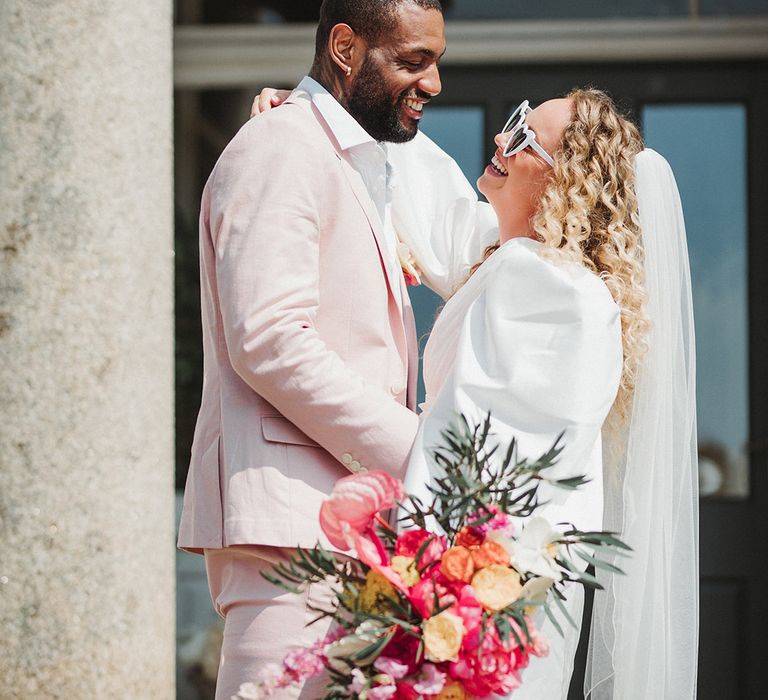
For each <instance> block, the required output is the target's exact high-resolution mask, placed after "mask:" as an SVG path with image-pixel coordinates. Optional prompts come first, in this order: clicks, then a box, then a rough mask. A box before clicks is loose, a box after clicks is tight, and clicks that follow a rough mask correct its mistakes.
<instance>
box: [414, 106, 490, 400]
mask: <svg viewBox="0 0 768 700" xmlns="http://www.w3.org/2000/svg"><path fill="white" fill-rule="evenodd" d="M484 121H485V113H484V111H483V108H482V107H433V106H432V105H429V106H428V107H427V109H425V110H424V117H423V118H422V120H421V130H422V131H423V132H424V133H425V134H426V135H427V136H429V138H431V139H432V140H433V141H434V142H435V143H436V144H437V145H438V146H440V148H442V149H443V150H444V151H446V152H447V153H449V154H450V155H451V156H453V158H454V159H455V160H456V162H457V163H458V164H459V167H460V168H461V169H462V170H463V171H464V174H465V175H466V176H467V179H468V180H469V181H470V182H471V183H472V184H473V185H474V183H475V182H476V180H477V178H478V177H480V175H481V174H482V172H483V152H484V151H483V138H484V134H485V129H484ZM409 291H410V297H411V303H412V304H413V311H414V315H415V316H416V330H417V332H418V336H419V349H420V351H421V352H419V357H421V354H422V352H423V350H424V345H425V344H426V342H427V338H428V337H429V332H430V330H432V325H433V324H434V322H435V316H436V315H437V311H438V308H439V306H440V304H441V300H440V297H438V296H437V294H434V293H433V292H432V291H431V290H430V289H427V287H425V286H424V285H421V286H419V287H411V288H410V290H409ZM418 400H419V403H421V402H422V401H424V382H423V380H422V378H421V367H419V391H418Z"/></svg>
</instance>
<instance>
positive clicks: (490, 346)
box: [388, 134, 698, 700]
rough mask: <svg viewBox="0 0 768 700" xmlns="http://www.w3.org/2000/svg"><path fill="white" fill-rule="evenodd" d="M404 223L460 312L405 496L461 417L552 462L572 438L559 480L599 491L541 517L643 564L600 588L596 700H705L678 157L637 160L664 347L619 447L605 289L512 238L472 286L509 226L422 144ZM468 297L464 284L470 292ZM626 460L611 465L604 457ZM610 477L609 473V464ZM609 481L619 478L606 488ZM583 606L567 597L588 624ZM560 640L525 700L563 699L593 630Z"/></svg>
mask: <svg viewBox="0 0 768 700" xmlns="http://www.w3.org/2000/svg"><path fill="white" fill-rule="evenodd" d="M388 151H389V154H388V157H389V163H390V165H391V169H392V178H391V183H390V184H391V188H390V197H391V213H392V222H393V225H394V227H395V231H396V232H397V234H398V237H399V239H400V241H402V242H403V243H404V244H406V245H407V246H408V247H409V248H410V252H411V254H412V255H413V258H414V259H415V261H416V262H417V264H418V265H419V267H420V269H421V272H422V279H423V281H424V282H425V283H426V284H427V285H428V286H429V287H430V288H431V289H433V290H434V291H435V292H437V293H438V294H439V295H440V296H441V297H442V298H443V299H445V300H446V303H445V306H444V308H443V309H442V311H441V313H440V315H439V317H438V319H437V321H436V323H435V326H434V328H433V330H432V334H431V336H430V339H429V342H428V344H427V347H426V350H425V355H424V375H425V383H426V388H427V397H426V402H425V404H424V406H423V408H424V412H423V415H422V419H421V426H420V429H419V432H418V435H417V438H416V443H415V445H414V448H413V452H412V458H411V461H410V464H409V468H408V472H407V476H406V486H407V488H408V491H409V492H411V493H414V494H416V495H422V496H423V495H424V494H425V484H427V483H428V482H429V480H430V479H432V478H433V477H434V470H435V468H436V466H435V464H434V462H433V461H432V460H431V458H430V451H431V448H432V447H433V446H435V445H438V444H440V442H441V440H440V433H441V431H442V430H443V429H445V427H446V426H447V425H448V424H449V423H450V422H451V421H453V420H455V418H456V417H457V415H458V414H459V413H464V414H465V415H466V416H467V417H468V418H469V419H470V420H480V419H481V418H482V417H484V415H485V414H486V413H487V412H488V411H491V412H492V419H493V430H494V432H495V434H496V437H497V438H498V439H499V440H500V441H501V442H502V443H506V442H508V441H509V440H510V439H511V438H512V437H513V436H514V437H516V438H517V439H518V441H519V446H520V454H521V455H522V456H530V457H538V456H539V455H540V454H541V453H542V452H543V451H544V450H546V449H547V448H548V447H549V446H550V445H551V444H552V442H553V441H554V439H555V437H556V436H557V435H558V434H559V433H560V432H561V431H565V450H564V451H563V453H562V455H561V458H560V460H559V463H558V464H557V466H556V467H555V468H554V469H553V470H552V471H553V475H555V476H571V475H575V474H586V475H587V476H588V477H589V478H590V479H592V481H591V482H590V483H589V484H588V485H587V486H586V487H584V488H582V489H580V490H578V491H576V492H562V491H559V492H552V491H550V492H548V493H545V496H546V498H548V499H549V500H550V502H549V503H548V505H546V506H545V507H544V508H543V509H542V510H541V514H542V515H544V516H545V517H547V518H548V519H550V521H551V522H553V523H557V522H559V521H568V522H573V523H574V524H575V525H576V526H577V527H579V528H580V529H583V530H587V529H609V530H612V531H615V532H619V533H620V535H621V537H622V539H624V541H625V542H627V543H629V544H630V545H631V546H632V547H633V550H634V551H633V553H632V555H631V557H630V558H628V559H622V560H621V561H617V562H615V563H616V564H618V565H620V566H621V567H622V568H624V569H625V571H626V575H625V576H611V575H608V576H605V575H603V574H598V576H599V578H600V579H601V581H602V583H603V585H604V587H605V590H604V591H600V592H598V593H597V594H596V595H595V605H594V611H593V616H592V629H591V635H590V649H589V659H588V664H587V674H586V682H585V694H586V695H588V696H589V697H590V699H591V700H648V698H656V699H658V700H693V699H694V698H695V697H696V668H697V643H698V491H697V484H698V480H697V478H698V477H697V474H698V469H697V453H696V445H697V440H696V398H695V368H696V362H695V341H694V329H693V309H692V301H691V281H690V270H689V265H688V254H687V244H686V236H685V225H684V222H683V215H682V207H681V204H680V198H679V195H678V191H677V186H676V183H675V179H674V175H673V173H672V171H671V169H670V167H669V164H668V163H667V162H666V161H665V160H664V158H663V157H661V156H659V154H657V153H655V152H654V151H651V150H647V149H646V150H645V151H643V152H642V153H640V154H638V156H636V158H635V171H636V182H635V191H636V193H637V197H638V205H639V213H640V223H641V227H642V231H643V248H644V255H645V277H646V280H645V282H646V293H647V310H648V315H649V318H650V320H651V326H652V328H651V333H650V335H649V347H648V350H647V352H646V354H645V355H644V357H643V362H642V365H641V367H640V369H639V371H638V376H637V382H636V388H635V393H634V399H633V404H632V407H631V414H630V419H629V422H628V425H627V426H626V430H625V432H624V433H622V434H621V435H617V434H615V433H610V434H607V433H606V432H605V431H602V434H601V429H602V426H603V422H604V420H605V418H606V416H607V414H608V411H609V409H610V407H611V404H612V402H613V399H614V397H615V394H616V391H617V387H618V383H619V378H620V372H621V365H622V348H621V327H620V319H619V312H618V308H617V307H616V305H615V304H614V302H613V300H612V298H611V295H610V293H609V291H608V289H607V288H606V287H605V285H604V284H603V282H602V281H601V280H600V279H598V278H597V277H596V276H594V275H592V274H591V273H590V272H588V271H586V270H585V269H582V268H580V267H576V266H573V265H563V264H558V265H555V264H553V263H552V262H549V261H548V260H546V259H544V257H542V256H541V255H540V254H539V253H540V252H541V250H540V244H538V243H536V242H534V241H531V240H528V239H515V240H512V241H509V242H507V243H506V244H504V245H503V246H502V247H501V248H500V249H499V250H497V251H496V252H495V253H494V254H493V255H492V256H491V257H490V258H489V259H488V260H487V261H486V262H485V263H484V264H483V265H482V266H481V267H480V268H479V269H478V271H477V272H476V273H475V274H474V275H473V276H472V277H471V278H470V279H469V281H467V278H468V276H469V272H470V270H471V267H472V265H474V264H475V263H476V262H477V261H478V260H480V258H481V256H482V253H483V250H484V249H485V247H486V246H488V245H489V244H490V243H493V242H495V241H498V228H497V224H496V217H495V214H494V213H493V211H492V209H491V207H490V206H489V205H488V204H484V203H482V202H478V199H477V195H476V194H475V191H474V190H473V188H472V187H471V185H470V184H469V183H468V182H467V180H466V178H465V177H464V175H463V174H462V172H461V170H460V169H459V168H458V166H457V165H456V163H455V162H454V161H453V160H452V159H451V158H450V157H449V156H448V155H447V154H445V153H444V152H443V151H442V150H440V149H439V148H438V147H437V146H436V145H435V144H433V143H432V142H431V141H430V140H429V139H428V138H427V137H425V136H424V135H423V134H419V135H417V137H416V139H414V141H412V142H410V143H408V144H398V145H394V144H388ZM465 282H466V284H465ZM604 441H606V442H609V443H611V444H609V445H607V446H606V449H605V451H603V447H604V446H603V445H602V443H603V442H604ZM604 455H607V456H609V457H610V460H609V461H607V462H606V464H605V471H604V470H603V456H604ZM604 476H605V479H604V478H603V477H604ZM582 606H583V590H582V589H581V587H580V586H572V590H571V591H569V593H568V607H569V609H570V614H571V617H572V618H573V619H574V620H576V621H577V622H579V621H580V620H581V612H582ZM560 622H561V627H562V628H563V630H564V631H565V637H560V636H559V635H558V633H557V631H556V630H555V629H554V628H553V626H552V625H551V624H550V623H549V621H548V620H546V619H545V618H543V616H540V617H539V618H538V619H537V623H540V624H539V629H540V631H541V632H542V633H543V635H545V637H546V639H547V640H548V641H549V643H550V646H551V649H550V654H549V655H548V656H546V657H542V658H533V659H531V662H530V665H529V666H528V668H527V669H526V670H525V671H524V672H523V675H522V681H523V682H522V686H521V687H520V688H519V689H518V690H516V691H514V692H513V694H512V697H513V698H514V699H515V700H559V699H561V700H565V698H566V697H567V693H568V686H569V681H570V676H571V672H572V668H573V659H574V654H575V650H576V646H577V643H578V637H579V631H578V630H574V629H573V628H572V627H570V626H569V625H567V624H565V623H563V620H562V617H561V618H560Z"/></svg>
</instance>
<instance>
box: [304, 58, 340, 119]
mask: <svg viewBox="0 0 768 700" xmlns="http://www.w3.org/2000/svg"><path fill="white" fill-rule="evenodd" d="M309 77H310V78H312V79H313V80H316V81H317V82H318V83H320V85H322V86H323V87H324V88H325V89H326V90H328V92H330V93H331V95H333V96H334V97H335V98H336V99H337V100H338V102H339V104H341V106H342V107H344V109H347V95H346V91H345V86H344V83H343V81H342V80H341V78H340V77H339V74H338V71H336V70H334V69H333V66H331V65H329V64H328V62H327V61H323V62H321V63H315V64H314V65H313V66H312V70H311V71H309Z"/></svg>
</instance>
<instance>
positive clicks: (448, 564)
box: [440, 547, 475, 583]
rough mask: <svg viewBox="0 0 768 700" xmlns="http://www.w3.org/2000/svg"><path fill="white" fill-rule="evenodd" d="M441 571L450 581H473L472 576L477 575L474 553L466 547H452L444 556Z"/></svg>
mask: <svg viewBox="0 0 768 700" xmlns="http://www.w3.org/2000/svg"><path fill="white" fill-rule="evenodd" d="M440 571H442V572H443V573H444V574H445V577H446V578H447V579H449V580H450V581H464V582H465V583H469V582H470V581H471V580H472V574H474V573H475V565H474V563H473V561H472V552H470V551H469V550H468V549H467V548H466V547H451V548H450V549H449V550H447V551H446V552H445V553H444V554H443V559H442V561H441V562H440Z"/></svg>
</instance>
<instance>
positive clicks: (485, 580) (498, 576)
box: [472, 564, 523, 612]
mask: <svg viewBox="0 0 768 700" xmlns="http://www.w3.org/2000/svg"><path fill="white" fill-rule="evenodd" d="M472 588H474V590H475V595H476V596H477V599H478V600H479V601H480V604H481V605H482V606H483V607H484V608H485V609H486V610H490V611H491V612H496V611H497V610H501V609H502V608H506V607H507V605H511V604H512V603H514V602H515V601H516V600H517V599H518V598H519V597H520V591H522V590H523V585H522V584H521V583H520V574H518V573H517V571H515V570H514V569H512V568H510V567H509V566H503V565H502V564H492V565H491V566H486V567H485V568H484V569H480V571H478V572H477V573H476V574H475V575H474V576H473V577H472Z"/></svg>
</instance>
